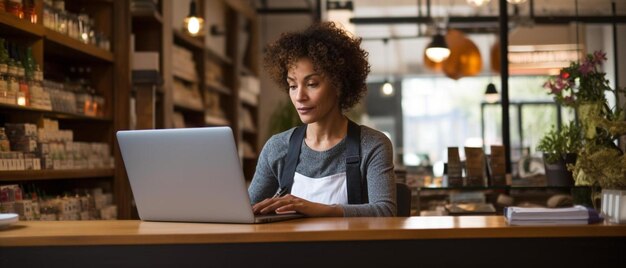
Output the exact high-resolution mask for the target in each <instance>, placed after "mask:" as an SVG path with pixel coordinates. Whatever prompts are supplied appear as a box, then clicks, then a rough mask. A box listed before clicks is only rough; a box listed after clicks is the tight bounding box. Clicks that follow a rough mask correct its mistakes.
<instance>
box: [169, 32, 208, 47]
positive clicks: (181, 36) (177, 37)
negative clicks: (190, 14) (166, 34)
mask: <svg viewBox="0 0 626 268" xmlns="http://www.w3.org/2000/svg"><path fill="white" fill-rule="evenodd" d="M174 41H178V42H180V43H181V44H182V45H184V46H186V47H188V48H193V49H199V50H205V47H204V43H203V42H202V41H201V40H199V39H197V38H195V37H193V36H190V35H188V34H185V33H183V32H181V31H179V30H174Z"/></svg>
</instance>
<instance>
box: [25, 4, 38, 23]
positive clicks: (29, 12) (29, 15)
mask: <svg viewBox="0 0 626 268" xmlns="http://www.w3.org/2000/svg"><path fill="white" fill-rule="evenodd" d="M23 10H24V19H26V20H28V21H30V23H37V19H38V18H37V12H35V0H24V6H23Z"/></svg>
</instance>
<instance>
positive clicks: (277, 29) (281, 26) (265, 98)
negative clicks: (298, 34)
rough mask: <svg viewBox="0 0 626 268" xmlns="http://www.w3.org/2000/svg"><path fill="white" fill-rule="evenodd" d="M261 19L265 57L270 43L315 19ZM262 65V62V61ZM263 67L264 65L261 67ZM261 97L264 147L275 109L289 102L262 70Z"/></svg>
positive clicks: (297, 16)
mask: <svg viewBox="0 0 626 268" xmlns="http://www.w3.org/2000/svg"><path fill="white" fill-rule="evenodd" d="M259 17H260V24H261V25H260V38H259V39H260V45H259V49H260V50H261V51H260V52H259V55H261V57H263V55H264V53H263V50H264V48H265V47H266V46H267V44H268V43H269V42H272V41H274V40H276V39H277V38H278V37H279V36H280V34H281V33H283V32H290V31H297V30H301V29H304V28H306V27H307V26H309V25H310V24H311V23H312V22H313V19H312V17H311V16H310V15H304V14H303V15H259ZM261 64H263V63H262V61H261ZM261 66H262V65H261ZM260 70H261V72H260V78H261V95H260V99H259V131H260V132H259V144H260V145H264V144H265V142H266V141H267V139H269V134H268V131H269V122H270V117H271V115H272V113H273V112H274V107H276V105H277V104H278V103H279V102H280V101H289V98H288V97H287V94H286V93H285V92H283V91H282V90H281V89H279V88H278V86H277V85H276V84H275V83H274V82H272V81H271V80H270V79H269V77H268V75H267V73H266V72H265V70H264V69H263V68H262V67H261V68H260Z"/></svg>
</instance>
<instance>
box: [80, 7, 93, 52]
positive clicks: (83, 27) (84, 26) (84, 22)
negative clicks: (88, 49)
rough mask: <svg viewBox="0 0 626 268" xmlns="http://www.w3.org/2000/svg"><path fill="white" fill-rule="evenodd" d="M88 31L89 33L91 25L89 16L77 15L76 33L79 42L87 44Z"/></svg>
mask: <svg viewBox="0 0 626 268" xmlns="http://www.w3.org/2000/svg"><path fill="white" fill-rule="evenodd" d="M89 31H91V23H90V22H89V15H87V14H86V13H84V12H81V13H80V14H78V32H79V34H80V39H79V40H80V41H81V42H83V43H85V44H89Z"/></svg>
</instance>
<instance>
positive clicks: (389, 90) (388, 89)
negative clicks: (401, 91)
mask: <svg viewBox="0 0 626 268" xmlns="http://www.w3.org/2000/svg"><path fill="white" fill-rule="evenodd" d="M380 91H381V92H382V93H383V95H385V96H391V95H393V85H392V84H391V83H390V82H389V81H388V80H386V79H385V83H383V86H382V87H381V88H380Z"/></svg>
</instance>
